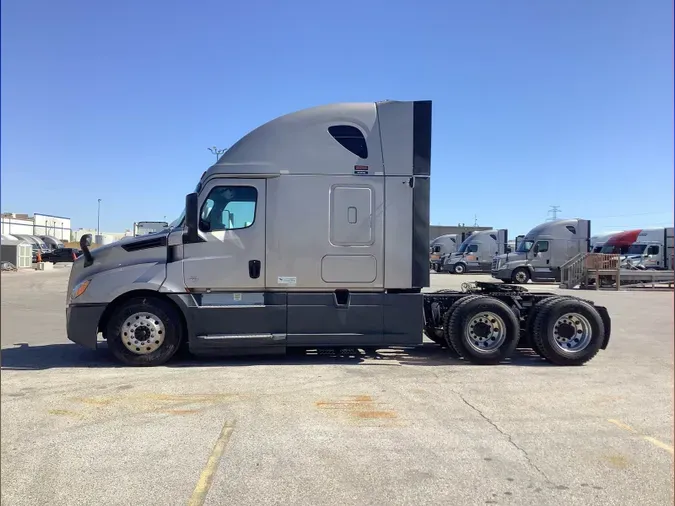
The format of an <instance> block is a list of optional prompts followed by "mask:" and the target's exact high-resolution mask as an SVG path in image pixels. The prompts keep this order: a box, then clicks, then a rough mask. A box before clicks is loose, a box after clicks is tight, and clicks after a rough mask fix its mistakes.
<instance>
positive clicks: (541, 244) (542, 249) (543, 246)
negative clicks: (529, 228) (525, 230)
mask: <svg viewBox="0 0 675 506" xmlns="http://www.w3.org/2000/svg"><path fill="white" fill-rule="evenodd" d="M537 247H538V248H539V253H546V252H547V251H548V241H537Z"/></svg>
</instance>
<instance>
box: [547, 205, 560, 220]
mask: <svg viewBox="0 0 675 506" xmlns="http://www.w3.org/2000/svg"><path fill="white" fill-rule="evenodd" d="M549 207H550V208H551V209H549V210H548V214H550V215H551V217H550V218H548V219H547V221H550V220H557V219H558V213H559V212H560V211H561V209H560V206H549Z"/></svg>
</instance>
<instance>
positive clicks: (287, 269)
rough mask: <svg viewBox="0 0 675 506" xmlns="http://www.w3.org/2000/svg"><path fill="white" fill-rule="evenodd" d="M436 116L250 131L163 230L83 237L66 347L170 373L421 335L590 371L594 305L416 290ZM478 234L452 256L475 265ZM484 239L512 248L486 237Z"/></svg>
mask: <svg viewBox="0 0 675 506" xmlns="http://www.w3.org/2000/svg"><path fill="white" fill-rule="evenodd" d="M431 112H432V105H431V102H430V101H409V102H398V101H384V102H376V103H372V102H371V103H347V104H333V105H327V106H320V107H315V108H311V109H306V110H303V111H298V112H295V113H291V114H288V115H285V116H282V117H279V118H277V119H275V120H272V121H270V122H268V123H266V124H264V125H262V126H260V127H258V128H257V129H255V130H253V131H252V132H249V133H248V134H247V135H245V136H244V137H242V138H241V139H240V140H239V141H238V142H237V143H235V144H234V145H233V146H232V147H230V149H228V150H227V151H226V152H225V153H224V154H223V155H222V156H221V158H220V159H219V160H218V161H217V163H216V164H215V165H213V166H212V167H210V168H209V169H208V170H207V171H206V172H204V174H203V175H202V177H201V179H200V180H199V182H198V184H197V186H196V188H195V191H194V192H193V193H190V194H188V195H187V196H186V198H185V208H184V211H183V213H182V214H181V216H180V217H179V218H178V219H176V220H175V221H174V222H173V223H171V224H170V226H169V227H168V228H167V229H166V230H163V231H161V232H158V233H155V234H150V235H143V236H138V237H128V238H124V239H122V240H120V241H118V242H116V243H113V244H109V245H103V246H101V247H99V248H96V249H93V250H91V249H90V248H89V246H90V242H91V236H90V235H86V236H83V237H82V239H81V241H80V245H81V247H82V250H83V255H82V256H81V257H79V258H78V259H77V260H76V261H75V262H74V264H73V267H72V269H71V272H70V278H69V281H68V292H67V293H68V296H67V309H66V322H67V324H66V328H67V333H68V338H69V339H70V340H72V341H74V342H76V343H79V344H81V345H83V346H85V347H88V348H92V349H95V348H96V347H97V346H98V342H99V340H98V337H97V336H98V334H99V333H100V335H101V338H102V339H104V340H105V341H107V348H108V350H109V351H110V352H111V353H112V354H113V355H114V356H115V357H116V358H117V359H119V360H120V361H121V362H123V363H125V364H128V365H135V366H144V365H158V364H162V363H165V362H166V361H167V360H169V359H170V358H171V357H172V356H173V355H174V354H175V353H176V351H177V350H178V349H179V348H180V347H182V346H186V347H187V348H188V349H189V350H190V351H191V352H192V353H195V354H202V353H203V354H225V355H232V354H254V355H260V354H277V353H285V352H286V351H287V350H289V349H322V348H332V349H336V348H337V349H340V348H363V349H369V350H372V349H378V348H385V347H388V346H407V347H414V346H419V345H421V344H422V342H423V334H426V335H427V336H428V337H429V338H430V339H431V340H433V341H435V342H436V343H438V344H439V345H441V346H443V348H445V349H446V350H447V351H448V353H450V354H452V355H454V356H458V357H462V358H463V359H465V360H468V361H471V362H473V363H477V364H496V363H498V362H501V361H503V360H505V359H506V358H508V357H509V356H510V355H511V354H512V353H513V351H514V350H515V349H516V348H518V347H520V348H524V347H525V348H532V349H533V350H534V351H536V352H537V353H539V354H540V355H541V356H542V357H544V358H545V359H546V360H548V361H550V362H551V363H554V364H559V365H579V364H583V363H585V362H587V361H588V360H590V359H592V358H593V356H595V355H596V354H597V353H598V351H599V350H601V349H604V348H606V347H607V345H608V341H609V338H610V331H611V319H610V317H609V315H608V313H607V310H606V308H604V307H602V306H597V305H594V304H593V303H592V302H590V301H584V300H581V299H579V298H576V297H569V296H565V297H561V296H558V295H555V294H552V293H543V292H538V293H530V292H528V291H526V290H525V289H524V288H523V287H520V286H512V285H503V284H501V283H488V284H481V285H479V286H477V287H476V288H474V289H471V290H469V291H466V292H463V291H447V290H446V291H440V292H435V293H423V292H422V289H424V288H427V287H429V285H430V269H429V239H428V238H429V188H430V178H431ZM308 146H311V149H308V148H307V147H308ZM487 236H489V237H490V239H491V240H493V238H492V236H491V231H488V232H487ZM481 237H485V234H484V233H482V232H481V233H476V234H471V235H470V236H469V237H467V238H465V239H464V241H463V242H462V244H461V245H460V248H459V249H458V250H457V253H459V254H460V255H462V258H465V259H467V265H469V263H468V262H474V261H473V260H471V261H469V260H468V256H467V255H465V253H466V254H472V253H478V250H476V251H474V248H471V247H469V246H470V245H471V244H478V243H477V242H475V241H472V238H473V239H475V240H478V238H481ZM525 239H527V238H525ZM467 241H470V242H469V243H467ZM494 241H496V242H498V243H499V244H506V243H507V237H506V235H505V234H500V233H499V231H495V238H494ZM465 244H467V246H466V247H463V246H464V245H465ZM539 251H541V248H540V250H539ZM475 262H476V264H477V265H478V266H480V268H485V267H484V265H483V264H485V263H486V260H480V261H478V260H476V261H475ZM472 265H473V264H472Z"/></svg>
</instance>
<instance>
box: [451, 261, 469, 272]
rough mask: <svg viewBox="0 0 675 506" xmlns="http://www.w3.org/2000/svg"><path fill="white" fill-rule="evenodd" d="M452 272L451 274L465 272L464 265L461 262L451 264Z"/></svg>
mask: <svg viewBox="0 0 675 506" xmlns="http://www.w3.org/2000/svg"><path fill="white" fill-rule="evenodd" d="M452 273H453V274H465V273H466V265H465V264H463V263H461V262H460V263H458V264H455V265H453V266H452Z"/></svg>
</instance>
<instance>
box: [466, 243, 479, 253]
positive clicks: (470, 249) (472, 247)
mask: <svg viewBox="0 0 675 506" xmlns="http://www.w3.org/2000/svg"><path fill="white" fill-rule="evenodd" d="M466 251H467V252H468V253H476V252H477V251H478V244H470V245H469V247H468V248H466Z"/></svg>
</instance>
